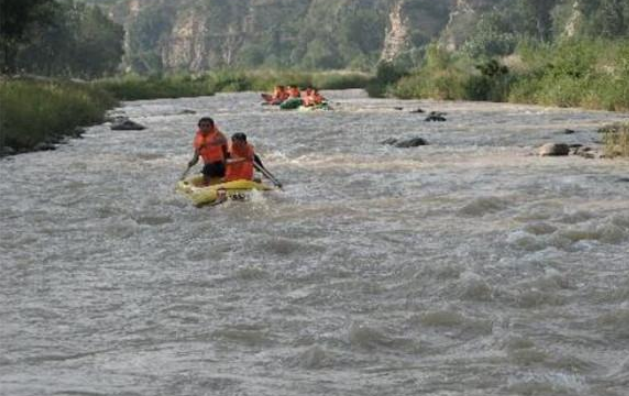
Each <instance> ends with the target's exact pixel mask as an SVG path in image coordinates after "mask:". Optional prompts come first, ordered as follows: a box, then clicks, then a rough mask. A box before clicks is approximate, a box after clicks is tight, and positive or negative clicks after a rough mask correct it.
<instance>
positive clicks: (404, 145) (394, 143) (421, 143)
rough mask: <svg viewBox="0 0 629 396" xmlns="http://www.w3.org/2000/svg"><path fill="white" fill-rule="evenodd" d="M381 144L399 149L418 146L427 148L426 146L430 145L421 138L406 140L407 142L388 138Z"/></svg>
mask: <svg viewBox="0 0 629 396" xmlns="http://www.w3.org/2000/svg"><path fill="white" fill-rule="evenodd" d="M380 143H382V144H388V145H391V146H395V147H399V148H410V147H417V146H425V145H427V144H428V142H427V141H426V139H424V138H420V137H414V138H410V139H405V140H398V139H396V138H388V139H386V140H383V141H382V142H380Z"/></svg>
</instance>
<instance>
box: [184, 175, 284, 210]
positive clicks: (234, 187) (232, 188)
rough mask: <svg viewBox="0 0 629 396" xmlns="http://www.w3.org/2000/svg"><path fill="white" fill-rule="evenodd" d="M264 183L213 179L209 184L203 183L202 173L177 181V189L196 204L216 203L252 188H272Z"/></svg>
mask: <svg viewBox="0 0 629 396" xmlns="http://www.w3.org/2000/svg"><path fill="white" fill-rule="evenodd" d="M272 189H273V188H272V187H269V186H267V185H265V184H262V183H258V182H255V181H251V180H236V181H231V182H226V183H221V182H220V181H219V180H213V181H212V182H210V185H207V186H205V185H203V175H202V174H198V175H193V176H189V177H187V178H185V179H184V180H181V181H179V182H178V183H177V191H179V192H180V193H181V194H183V195H185V196H186V197H188V198H189V199H190V200H191V201H192V203H194V204H195V205H196V206H202V205H212V204H218V203H221V202H223V201H225V200H226V199H229V198H240V197H242V196H243V194H244V193H247V192H250V191H252V190H259V191H268V190H272Z"/></svg>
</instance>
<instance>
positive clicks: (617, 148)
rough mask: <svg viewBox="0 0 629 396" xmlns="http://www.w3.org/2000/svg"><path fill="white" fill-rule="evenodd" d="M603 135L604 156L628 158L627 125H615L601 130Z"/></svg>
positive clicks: (628, 130) (628, 124)
mask: <svg viewBox="0 0 629 396" xmlns="http://www.w3.org/2000/svg"><path fill="white" fill-rule="evenodd" d="M601 132H602V133H604V134H605V137H604V138H603V141H604V143H605V156H606V157H608V158H613V157H629V123H617V124H613V125H610V126H608V127H606V128H603V129H602V130H601Z"/></svg>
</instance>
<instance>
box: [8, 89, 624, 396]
mask: <svg viewBox="0 0 629 396" xmlns="http://www.w3.org/2000/svg"><path fill="white" fill-rule="evenodd" d="M325 94H326V95H327V96H328V97H330V98H331V100H332V105H333V107H335V108H336V109H337V111H331V112H310V113H302V112H295V111H292V112H291V111H286V112H284V111H278V110H274V109H271V108H268V107H264V106H260V105H259V97H258V94H256V93H237V94H220V95H217V96H215V97H209V98H190V99H176V100H155V101H140V102H131V103H126V104H125V106H124V107H123V108H121V109H119V110H120V111H123V112H124V113H125V114H126V115H128V116H129V117H131V119H133V120H135V121H138V122H140V123H142V124H144V125H146V126H147V127H148V129H146V130H144V131H130V132H118V131H111V130H109V126H108V125H107V124H105V125H101V126H95V127H92V128H89V130H88V132H87V133H86V134H85V135H84V138H83V139H77V140H73V141H71V142H70V143H69V144H66V145H61V146H59V148H58V149H57V150H56V151H51V152H37V153H30V154H24V155H19V156H15V157H11V158H5V159H2V160H0V175H1V180H0V196H1V197H2V199H0V260H1V263H0V395H2V396H41V395H55V396H70V395H73V396H78V395H84V396H88V395H89V396H97V395H117V396H139V395H146V396H152V395H164V396H166V395H168V396H170V395H173V396H174V395H177V396H182V395H190V396H196V395H221V396H223V395H241V396H244V395H247V396H248V395H251V396H296V395H300V396H303V395H305V396H310V395H339V396H346V395H361V396H362V395H369V396H380V395H409V396H410V395H434V396H455V395H456V396H463V395H465V396H520V395H522V396H546V395H549V396H550V395H569V396H626V395H629V182H627V181H629V179H628V177H629V162H627V161H626V160H608V159H595V160H592V159H584V158H581V157H578V156H568V157H539V156H536V155H531V154H532V153H535V152H536V147H538V146H540V145H541V144H543V143H546V142H566V143H584V144H591V143H592V142H593V141H597V140H600V139H601V136H599V135H598V134H597V133H596V129H597V128H598V127H600V126H602V125H604V124H607V123H610V122H613V121H619V120H623V119H624V120H626V119H627V118H628V116H627V114H619V113H608V112H594V111H584V110H578V109H551V108H543V107H536V106H523V105H508V104H495V103H466V102H435V101H400V100H390V99H378V100H377V99H369V98H367V97H366V96H365V95H364V94H363V93H362V92H361V91H330V92H325ZM395 107H403V110H395V109H394V108H395ZM418 107H421V108H423V109H425V110H427V111H431V110H437V111H444V112H446V113H447V114H446V118H447V121H446V122H441V123H430V122H425V121H424V117H425V115H424V114H414V113H411V112H410V111H409V110H413V109H416V108H418ZM182 110H194V111H195V112H196V114H184V113H186V112H183V111H182ZM205 115H207V116H211V117H213V118H214V119H215V121H216V123H217V125H218V126H219V128H220V129H221V130H223V132H224V133H225V134H226V135H231V134H233V133H235V132H245V133H247V135H248V137H249V141H250V142H251V143H252V144H254V145H255V147H256V149H257V151H258V153H259V154H260V155H261V157H262V158H263V160H264V162H265V165H266V166H267V168H268V169H269V170H270V171H271V172H273V174H275V175H276V176H277V177H278V179H279V180H281V181H282V182H283V183H284V185H285V189H284V191H274V192H270V193H268V194H255V195H254V196H253V199H252V200H250V201H247V202H228V203H226V204H223V205H220V206H215V207H206V208H201V209H197V208H195V207H193V206H192V205H191V204H190V203H189V202H188V201H186V199H185V198H183V197H181V196H178V195H177V194H176V193H175V191H174V185H175V182H176V180H177V178H178V177H179V175H180V174H181V173H182V172H183V170H184V169H185V167H186V163H187V161H188V160H189V159H190V157H191V155H192V148H191V142H192V138H193V133H194V130H195V124H196V122H197V120H198V118H199V117H201V116H205ZM566 128H569V129H572V130H575V131H576V132H575V133H574V134H570V135H568V134H565V133H564V132H563V131H564V130H565V129H566ZM415 136H419V137H423V138H425V139H426V140H427V141H428V142H429V145H427V146H422V147H416V148H408V149H402V148H396V147H393V146H389V145H383V144H380V142H381V141H382V140H384V139H386V138H390V137H395V138H407V137H415ZM196 169H198V167H197V168H196Z"/></svg>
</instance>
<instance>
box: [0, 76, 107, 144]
mask: <svg viewBox="0 0 629 396" xmlns="http://www.w3.org/2000/svg"><path fill="white" fill-rule="evenodd" d="M115 103H116V101H115V100H114V99H113V97H112V96H111V95H109V94H108V93H106V92H104V91H102V90H100V89H97V88H94V87H91V86H90V85H88V84H79V83H71V82H60V81H53V80H43V81H34V80H4V79H2V80H0V123H1V125H0V148H2V149H4V147H11V148H13V149H16V150H29V149H32V148H33V147H35V146H36V145H37V143H39V142H42V141H56V140H59V139H60V137H61V136H62V135H63V134H66V133H68V132H72V131H73V130H74V129H75V128H76V127H78V126H85V125H89V124H93V123H97V122H101V121H102V119H103V115H104V113H105V111H106V110H107V109H108V108H111V107H112V106H114V105H115Z"/></svg>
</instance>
